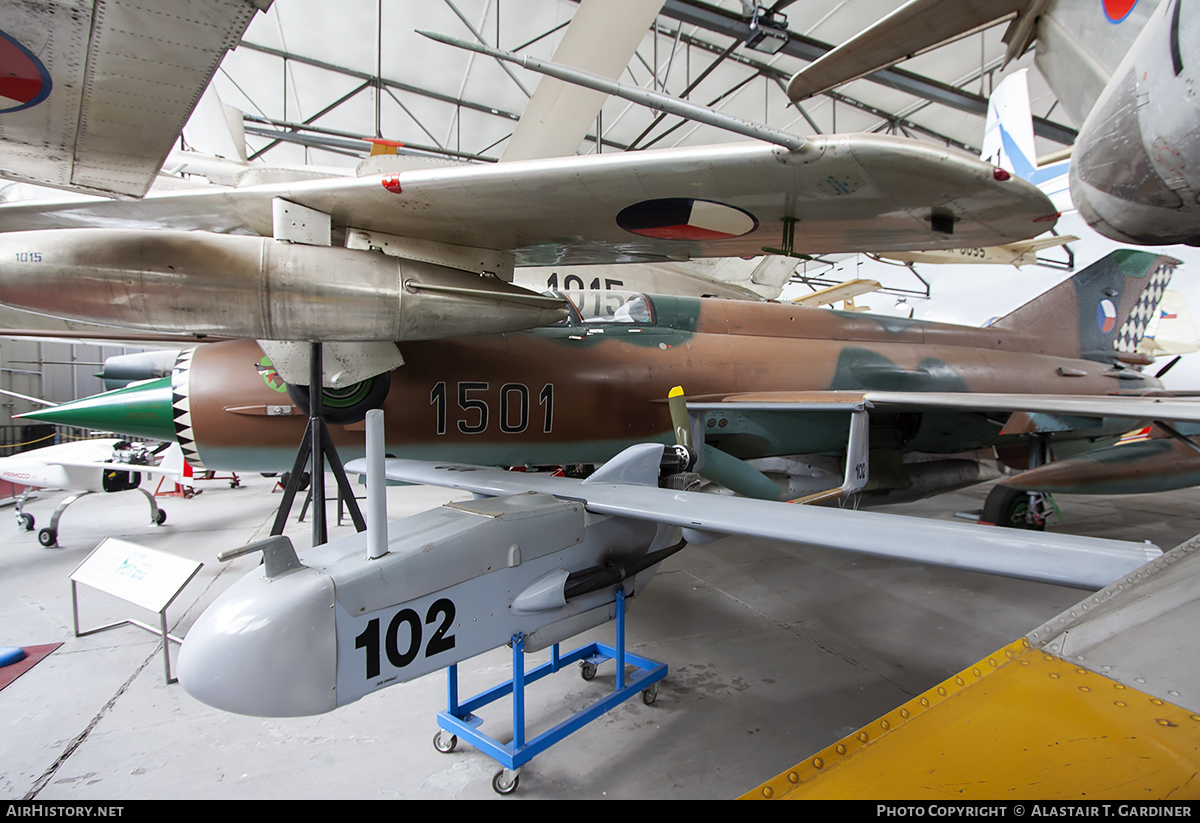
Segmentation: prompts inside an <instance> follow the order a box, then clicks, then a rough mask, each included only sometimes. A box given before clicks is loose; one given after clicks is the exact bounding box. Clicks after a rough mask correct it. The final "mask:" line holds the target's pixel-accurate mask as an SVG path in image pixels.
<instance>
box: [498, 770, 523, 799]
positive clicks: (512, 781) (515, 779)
mask: <svg viewBox="0 0 1200 823" xmlns="http://www.w3.org/2000/svg"><path fill="white" fill-rule="evenodd" d="M506 775H508V777H507V778H506ZM520 782H521V775H519V774H516V773H510V772H509V771H508V769H501V770H500V771H498V772H496V776H495V777H493V778H492V789H493V790H494V791H495V792H496V794H512V793H513V792H515V791H516V790H517V786H518V785H519V784H520Z"/></svg>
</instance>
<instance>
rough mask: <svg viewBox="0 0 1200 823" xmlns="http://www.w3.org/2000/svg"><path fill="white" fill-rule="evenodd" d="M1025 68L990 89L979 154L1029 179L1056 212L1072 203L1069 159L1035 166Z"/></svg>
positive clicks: (1071, 207)
mask: <svg viewBox="0 0 1200 823" xmlns="http://www.w3.org/2000/svg"><path fill="white" fill-rule="evenodd" d="M1027 71H1028V69H1021V70H1020V71H1016V72H1013V73H1012V74H1010V75H1009V76H1008V77H1005V78H1004V80H1003V82H1001V83H1000V85H998V86H996V88H995V90H993V91H992V96H991V97H990V98H989V99H988V111H987V123H986V125H985V126H984V131H983V147H982V150H981V151H980V153H979V157H980V159H982V160H983V161H984V162H986V163H991V164H992V165H994V166H999V167H1001V168H1002V169H1006V170H1007V171H1009V172H1011V173H1013V174H1015V175H1016V176H1017V177H1020V178H1021V179H1023V180H1028V181H1029V182H1030V183H1033V184H1034V185H1035V186H1037V187H1038V188H1039V189H1041V191H1042V193H1043V194H1045V195H1046V196H1047V197H1049V198H1050V201H1051V202H1052V203H1054V207H1055V208H1056V209H1058V210H1059V211H1060V212H1065V211H1071V210H1073V209H1074V208H1075V206H1074V204H1073V203H1072V202H1071V191H1070V187H1069V185H1068V177H1067V173H1068V170H1069V169H1070V161H1069V160H1062V161H1059V162H1055V163H1049V164H1047V165H1045V166H1041V167H1039V166H1038V162H1037V149H1036V148H1035V145H1034V140H1033V114H1032V111H1031V110H1030V107H1029V83H1028V80H1027V78H1026V72H1027Z"/></svg>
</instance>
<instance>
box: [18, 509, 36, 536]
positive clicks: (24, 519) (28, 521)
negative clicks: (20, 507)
mask: <svg viewBox="0 0 1200 823" xmlns="http://www.w3.org/2000/svg"><path fill="white" fill-rule="evenodd" d="M17 524H18V525H19V526H20V527H21V528H22V529H24V530H25V531H27V532H31V531H33V515H32V514H25V513H24V512H22V513H21V514H18V515H17Z"/></svg>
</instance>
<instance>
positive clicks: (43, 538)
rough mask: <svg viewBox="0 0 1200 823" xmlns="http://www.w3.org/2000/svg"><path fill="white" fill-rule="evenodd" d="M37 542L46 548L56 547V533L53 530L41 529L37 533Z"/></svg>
mask: <svg viewBox="0 0 1200 823" xmlns="http://www.w3.org/2000/svg"><path fill="white" fill-rule="evenodd" d="M38 542H39V543H41V544H42V545H43V546H45V547H46V548H50V547H51V546H57V545H58V532H56V531H55V530H54V529H42V530H41V531H40V532H38Z"/></svg>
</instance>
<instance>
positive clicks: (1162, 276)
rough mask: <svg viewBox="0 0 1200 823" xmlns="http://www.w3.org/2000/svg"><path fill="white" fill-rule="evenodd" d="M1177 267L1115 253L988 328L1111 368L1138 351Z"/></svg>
mask: <svg viewBox="0 0 1200 823" xmlns="http://www.w3.org/2000/svg"><path fill="white" fill-rule="evenodd" d="M1178 265H1179V261H1178V260H1176V259H1175V258H1173V257H1168V256H1166V255H1161V254H1155V253H1153V252H1149V251H1135V250H1133V249H1118V250H1117V251H1114V252H1112V253H1110V254H1108V255H1107V256H1106V257H1103V258H1101V259H1100V260H1098V261H1096V262H1095V263H1093V264H1092V265H1090V266H1088V267H1087V268H1086V269H1084V270H1082V271H1080V272H1078V273H1076V274H1075V275H1074V276H1073V277H1071V278H1070V279H1069V280H1065V281H1063V282H1062V283H1060V284H1059V285H1057V286H1055V287H1054V288H1052V289H1050V290H1049V291H1047V292H1046V293H1044V294H1042V295H1041V296H1040V297H1036V298H1034V299H1033V300H1031V301H1029V302H1028V303H1026V304H1025V305H1023V306H1021V307H1020V308H1018V309H1016V310H1015V311H1013V312H1011V313H1010V314H1008V315H1006V316H1004V317H1002V318H1000V319H999V320H997V321H995V322H994V323H992V324H991V325H992V326H994V327H996V328H1000V329H1005V330H1008V331H1015V332H1026V333H1029V334H1033V335H1036V336H1037V337H1038V338H1039V339H1040V340H1042V341H1043V345H1044V348H1043V351H1044V352H1046V353H1053V354H1060V355H1064V356H1068V357H1083V358H1087V359H1089V360H1098V361H1101V362H1113V361H1115V360H1116V359H1117V357H1118V355H1120V354H1122V353H1131V352H1134V351H1136V350H1137V347H1138V344H1139V343H1140V342H1141V341H1142V338H1143V337H1144V336H1145V334H1146V329H1147V327H1148V326H1149V324H1150V321H1151V319H1152V318H1153V317H1154V313H1155V311H1156V310H1157V309H1158V305H1159V303H1160V302H1161V301H1162V297H1163V292H1164V291H1165V290H1166V288H1167V284H1168V283H1169V282H1170V280H1171V275H1172V274H1173V273H1174V271H1175V267H1176V266H1178Z"/></svg>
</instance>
